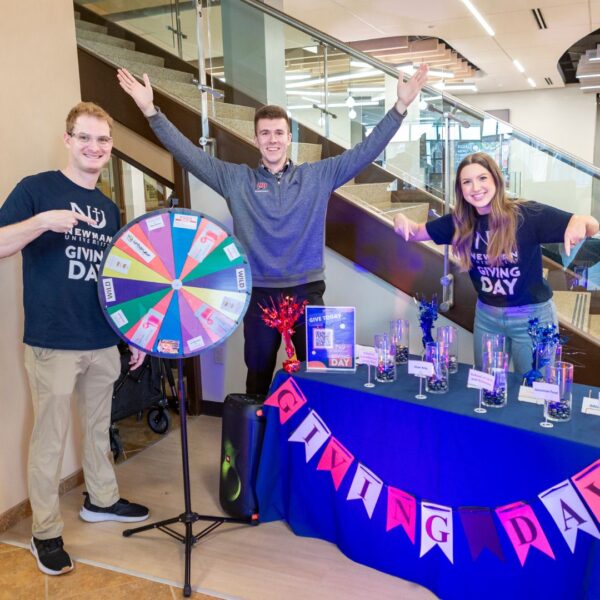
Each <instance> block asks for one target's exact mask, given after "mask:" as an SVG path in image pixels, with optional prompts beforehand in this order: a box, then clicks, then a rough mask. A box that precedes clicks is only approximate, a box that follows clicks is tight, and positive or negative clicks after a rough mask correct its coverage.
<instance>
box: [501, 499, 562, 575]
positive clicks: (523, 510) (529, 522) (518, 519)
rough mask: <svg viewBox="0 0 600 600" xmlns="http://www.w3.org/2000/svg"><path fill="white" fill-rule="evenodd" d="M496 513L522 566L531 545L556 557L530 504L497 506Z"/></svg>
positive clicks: (517, 503) (518, 503)
mask: <svg viewBox="0 0 600 600" xmlns="http://www.w3.org/2000/svg"><path fill="white" fill-rule="evenodd" d="M496 514H497V515H498V518H499V519H500V522H501V523H502V525H503V527H504V529H505V530H506V533H507V534H508V538H509V539H510V542H511V544H512V545H513V548H514V549H515V552H516V553H517V556H518V557H519V562H520V563H521V566H523V565H524V564H525V561H526V560H527V554H528V553H529V548H530V547H531V546H534V547H536V548H537V549H538V550H541V551H542V552H543V553H544V554H547V555H548V556H550V557H551V558H554V552H552V548H551V547H550V542H548V539H547V538H546V534H545V533H544V530H543V529H542V526H541V525H540V523H539V521H538V520H537V517H536V516H535V513H534V512H533V509H532V508H531V506H529V504H525V503H524V502H515V503H514V504H507V505H505V506H501V507H500V508H497V509H496Z"/></svg>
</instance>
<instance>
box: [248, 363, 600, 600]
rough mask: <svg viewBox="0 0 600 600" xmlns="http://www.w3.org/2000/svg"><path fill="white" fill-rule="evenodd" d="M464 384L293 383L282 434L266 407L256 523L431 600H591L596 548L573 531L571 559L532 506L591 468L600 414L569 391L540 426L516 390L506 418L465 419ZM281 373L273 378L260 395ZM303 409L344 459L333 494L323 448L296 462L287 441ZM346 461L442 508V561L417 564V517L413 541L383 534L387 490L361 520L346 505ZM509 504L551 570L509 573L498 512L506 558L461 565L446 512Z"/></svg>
mask: <svg viewBox="0 0 600 600" xmlns="http://www.w3.org/2000/svg"><path fill="white" fill-rule="evenodd" d="M467 374H468V368H467V367H466V366H465V365H461V366H460V370H459V373H457V374H456V375H452V376H451V383H450V385H451V390H450V392H449V393H448V394H445V395H439V396H434V395H428V398H427V399H426V400H416V399H415V398H414V396H415V394H416V393H417V391H418V380H417V379H416V378H414V377H412V376H408V375H407V373H406V367H405V368H404V371H403V372H402V371H401V372H400V375H399V378H398V380H397V381H396V382H394V383H388V384H377V386H376V387H375V388H372V389H367V388H365V387H364V386H363V384H364V383H365V381H366V380H367V375H366V367H364V366H361V367H359V369H358V371H357V373H356V374H355V375H349V374H343V375H342V374H335V373H331V374H329V373H327V374H315V373H306V372H304V371H302V372H300V373H298V374H296V375H294V381H295V382H296V383H297V384H298V386H299V388H300V389H301V391H302V393H303V394H304V395H305V397H306V398H307V400H308V402H307V404H306V405H304V406H303V407H302V408H301V409H300V410H299V411H298V412H297V413H296V414H294V415H293V417H292V418H291V419H290V420H289V421H287V422H286V423H284V424H283V425H281V424H280V422H279V414H278V413H279V411H278V409H277V408H274V407H265V411H266V416H267V426H266V433H265V440H264V444H263V450H262V456H261V461H260V466H259V473H258V481H257V493H258V498H259V508H260V518H261V521H263V522H265V521H272V520H279V519H284V520H285V521H287V522H288V524H289V525H290V527H291V528H292V530H293V531H294V532H295V533H296V534H298V535H304V536H311V537H317V538H321V539H324V540H328V541H330V542H333V543H335V544H337V546H338V547H339V548H340V550H341V551H342V552H344V554H346V555H347V556H348V557H350V558H351V559H353V560H355V561H357V562H360V563H363V564H365V565H369V566H371V567H374V568H376V569H379V570H381V571H385V572H387V573H391V574H393V575H397V576H399V577H402V578H403V579H407V580H410V581H414V582H417V583H419V584H421V585H423V586H425V587H427V588H428V589H430V590H431V591H433V592H434V593H435V594H437V595H438V596H439V597H441V598H443V599H457V600H458V599H460V600H466V599H469V598H473V599H482V598H486V599H489V598H498V599H500V598H502V599H509V598H510V599H515V600H516V599H519V598H523V599H525V598H527V599H528V600H531V599H532V598H536V599H538V598H540V599H548V600H550V599H557V600H558V599H560V600H564V599H569V600H570V599H575V598H586V599H591V598H594V599H595V600H596V599H600V540H597V539H595V538H593V537H592V536H590V535H588V534H587V533H585V532H581V531H580V532H579V533H578V538H577V546H576V550H575V553H574V554H572V553H571V551H570V550H569V548H568V546H567V544H566V542H565V540H564V539H563V538H562V536H561V534H560V531H559V530H558V528H557V527H556V525H555V523H554V521H553V520H552V518H551V516H550V514H549V513H548V511H547V510H546V508H545V507H544V506H543V504H542V503H541V501H540V500H539V499H538V497H537V496H538V494H539V493H540V492H543V491H545V490H547V489H548V488H550V487H552V486H554V485H556V484H557V483H560V482H561V481H563V480H565V479H567V478H568V477H571V476H572V475H575V474H576V473H578V472H579V471H581V470H582V469H584V468H585V467H587V466H588V465H590V464H592V463H593V462H594V461H595V460H597V459H598V458H600V417H593V416H587V415H583V414H581V412H580V410H581V399H582V397H583V395H584V392H587V388H585V389H584V388H582V387H581V386H574V398H575V400H574V411H573V412H574V416H573V419H572V421H571V422H569V423H559V424H556V425H555V427H554V428H553V429H542V428H541V427H540V426H539V423H540V421H541V420H542V407H541V406H537V405H534V404H526V403H522V402H518V401H517V400H516V396H517V388H518V383H519V382H518V381H516V380H511V381H510V382H509V383H510V385H509V404H508V406H507V407H506V408H503V409H500V410H494V409H488V412H487V413H486V414H484V415H477V414H475V413H474V412H473V408H474V407H475V406H476V404H477V397H478V396H477V391H476V390H468V389H466V379H467ZM288 377H289V375H288V374H287V373H284V372H279V373H278V374H277V375H276V377H275V380H274V382H273V385H272V387H271V390H272V391H273V390H275V389H277V388H278V387H279V386H280V385H281V384H282V383H283V382H285V381H286V379H287V378H288ZM596 392H597V390H596ZM310 409H314V410H315V411H316V412H317V413H318V414H319V416H320V417H321V418H322V420H323V421H324V423H325V424H326V425H327V427H328V428H329V429H330V430H331V433H332V435H333V436H334V437H335V438H336V439H337V440H339V441H340V442H341V443H342V444H343V445H344V446H345V448H347V449H348V451H350V452H351V453H352V454H353V455H354V457H355V462H354V463H353V465H352V466H351V467H350V469H349V471H348V473H347V474H346V476H345V477H344V479H343V481H342V483H341V485H340V487H339V489H338V490H337V491H336V490H335V488H334V485H333V483H332V477H331V474H330V473H329V472H327V471H321V470H317V468H316V465H317V463H318V460H319V456H320V454H321V452H322V451H323V449H324V447H325V445H324V446H323V447H322V448H321V450H320V451H319V453H318V454H317V455H316V456H315V457H314V458H313V459H312V460H311V461H310V462H309V463H306V458H305V452H304V445H303V444H301V443H291V442H289V441H288V438H289V436H290V435H291V434H292V432H293V431H294V430H295V429H296V428H297V427H298V425H299V424H300V423H301V422H302V421H303V420H304V419H305V418H306V416H307V415H308V413H309V410H310ZM357 461H358V462H360V463H361V464H363V465H365V466H367V467H368V468H369V469H371V470H372V471H373V472H374V473H376V474H377V475H378V476H379V477H380V478H381V479H382V480H383V482H384V483H385V484H386V485H389V486H392V487H396V488H399V489H401V490H404V491H405V492H408V493H410V494H412V495H413V496H415V497H416V498H417V502H419V501H421V500H426V501H427V502H432V503H436V504H440V505H445V506H451V507H452V508H453V509H454V519H453V524H454V549H453V550H454V557H453V558H454V564H452V563H450V561H449V560H448V558H447V557H446V556H445V555H444V554H443V552H442V551H441V550H440V548H438V547H434V548H432V549H431V550H430V551H429V552H428V553H427V554H425V555H424V556H423V557H422V558H419V522H420V521H419V519H418V520H417V539H416V544H415V545H413V544H412V543H411V541H410V540H409V538H408V536H407V535H406V533H405V532H404V531H403V529H402V527H396V528H395V529H392V530H391V531H389V532H386V510H387V499H386V493H385V486H384V491H383V492H382V494H381V496H380V498H379V501H378V502H377V505H376V507H375V510H374V513H373V515H372V517H371V518H369V516H368V515H367V513H366V511H365V507H364V506H363V504H362V502H360V501H348V500H347V496H348V491H349V488H350V484H351V482H352V479H353V475H354V472H355V470H356V465H357ZM518 501H524V502H527V503H529V504H531V506H532V508H533V510H534V512H535V515H536V516H537V518H538V520H539V522H540V524H541V525H542V527H543V530H544V532H545V534H546V536H547V538H548V541H549V542H550V545H551V547H552V550H553V552H554V555H555V558H556V560H553V559H552V558H550V557H549V556H547V555H545V554H543V553H542V552H540V551H539V550H537V549H536V548H531V549H530V551H529V555H528V557H527V560H526V562H525V564H524V566H521V564H520V562H519V560H518V558H517V555H516V553H515V551H514V549H513V547H512V545H511V544H510V541H509V539H508V536H507V535H506V533H505V531H504V529H503V528H502V526H501V524H500V522H499V520H498V518H497V517H496V516H494V520H495V524H496V529H497V532H498V537H499V538H500V542H501V544H502V551H503V554H504V559H503V560H500V559H499V558H498V557H497V556H495V555H494V554H492V553H491V552H490V551H489V550H487V549H486V550H484V551H483V552H482V553H481V554H480V555H479V557H478V558H477V559H476V560H473V559H472V557H471V554H470V551H469V547H468V542H467V539H466V536H465V532H464V531H463V529H462V526H461V522H460V519H459V517H458V515H457V514H456V509H457V508H459V507H466V506H478V507H490V508H492V509H495V508H497V507H499V506H503V505H506V504H511V503H514V502H518ZM596 524H597V523H596Z"/></svg>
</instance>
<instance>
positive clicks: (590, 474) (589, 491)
mask: <svg viewBox="0 0 600 600" xmlns="http://www.w3.org/2000/svg"><path fill="white" fill-rule="evenodd" d="M571 479H572V480H573V483H574V484H575V487H576V488H577V489H578V490H579V493H580V494H581V495H582V496H583V499H584V500H585V501H586V502H587V504H588V506H589V507H590V510H591V511H592V512H593V513H594V515H595V516H596V519H598V521H600V459H598V460H597V461H596V462H595V463H593V464H591V465H590V466H589V467H588V468H587V469H584V470H583V471H580V472H579V473H577V475H574V476H573V477H571Z"/></svg>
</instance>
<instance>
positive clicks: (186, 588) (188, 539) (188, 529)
mask: <svg viewBox="0 0 600 600" xmlns="http://www.w3.org/2000/svg"><path fill="white" fill-rule="evenodd" d="M193 537H194V536H193V533H192V523H186V524H185V578H184V585H183V595H184V596H185V597H186V598H188V597H189V596H191V595H192V586H191V585H190V575H191V562H192V538H193Z"/></svg>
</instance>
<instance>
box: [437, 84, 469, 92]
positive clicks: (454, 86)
mask: <svg viewBox="0 0 600 600" xmlns="http://www.w3.org/2000/svg"><path fill="white" fill-rule="evenodd" d="M433 87H434V88H435V89H436V90H445V91H454V90H460V91H465V92H476V91H477V86H476V85H475V84H474V83H444V82H441V81H440V83H434V84H433Z"/></svg>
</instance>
